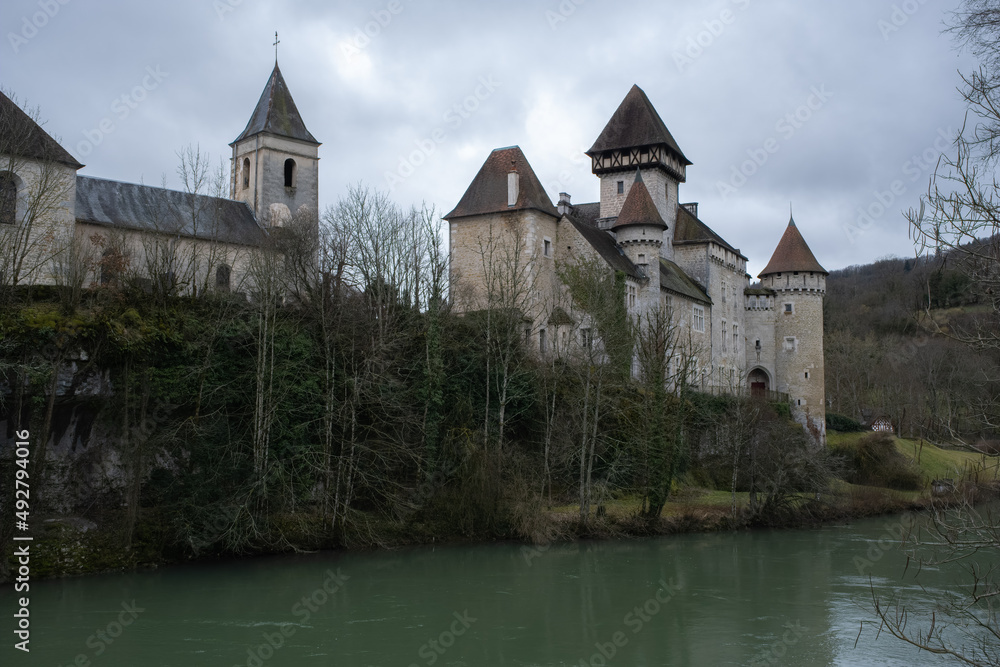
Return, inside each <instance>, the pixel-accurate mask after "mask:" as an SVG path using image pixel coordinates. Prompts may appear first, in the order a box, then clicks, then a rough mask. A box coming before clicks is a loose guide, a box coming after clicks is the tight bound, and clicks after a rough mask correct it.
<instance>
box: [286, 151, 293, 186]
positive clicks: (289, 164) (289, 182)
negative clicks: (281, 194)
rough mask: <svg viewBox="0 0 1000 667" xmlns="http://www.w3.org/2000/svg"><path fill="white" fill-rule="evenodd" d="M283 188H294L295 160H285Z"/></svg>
mask: <svg viewBox="0 0 1000 667" xmlns="http://www.w3.org/2000/svg"><path fill="white" fill-rule="evenodd" d="M285 187H286V188H294V187H295V160H293V159H292V158H288V159H287V160H285Z"/></svg>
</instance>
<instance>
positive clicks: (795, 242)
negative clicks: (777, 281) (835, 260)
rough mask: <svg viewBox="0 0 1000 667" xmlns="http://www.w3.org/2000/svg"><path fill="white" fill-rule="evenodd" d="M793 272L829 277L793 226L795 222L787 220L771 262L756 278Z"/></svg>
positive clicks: (797, 229)
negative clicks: (806, 272)
mask: <svg viewBox="0 0 1000 667" xmlns="http://www.w3.org/2000/svg"><path fill="white" fill-rule="evenodd" d="M794 271H800V272H802V271H812V272H815V273H822V274H824V275H829V273H830V272H829V271H827V270H826V269H824V268H823V267H822V266H820V263H819V262H817V261H816V257H815V256H814V255H813V254H812V250H810V249H809V246H808V245H807V244H806V240H805V239H804V238H802V234H800V233H799V228H798V227H796V226H795V220H794V219H789V220H788V227H786V228H785V233H784V235H782V237H781V241H779V242H778V247H777V248H775V250H774V254H773V255H771V261H770V262H768V263H767V266H766V267H764V270H763V271H761V272H760V274H759V275H758V276H757V277H758V278H762V277H764V276H766V275H769V274H772V273H792V272H794Z"/></svg>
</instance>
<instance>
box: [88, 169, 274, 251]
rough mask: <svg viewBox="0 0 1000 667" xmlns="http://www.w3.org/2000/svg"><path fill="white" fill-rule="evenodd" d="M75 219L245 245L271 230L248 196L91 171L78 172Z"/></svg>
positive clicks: (251, 243)
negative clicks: (257, 215)
mask: <svg viewBox="0 0 1000 667" xmlns="http://www.w3.org/2000/svg"><path fill="white" fill-rule="evenodd" d="M76 219H77V221H78V222H90V223H94V224H98V225H107V226H110V227H118V228H122V229H136V230H140V231H150V232H160V233H164V234H179V235H181V236H187V237H195V238H203V239H209V240H217V241H223V242H226V243H237V244H242V245H258V244H260V243H261V242H262V241H263V240H264V239H265V238H266V236H267V235H266V233H265V232H264V230H263V229H261V227H260V225H258V224H257V221H256V220H255V219H254V216H253V211H251V210H250V207H249V206H248V205H247V204H245V203H244V202H240V201H233V200H231V199H223V198H221V197H208V196H205V195H189V194H187V193H185V192H178V191H176V190H165V189H163V188H154V187H150V186H148V185H136V184H134V183H121V182H119V181H109V180H105V179H102V178H90V177H88V176H77V178H76Z"/></svg>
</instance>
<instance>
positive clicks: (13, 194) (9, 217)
mask: <svg viewBox="0 0 1000 667" xmlns="http://www.w3.org/2000/svg"><path fill="white" fill-rule="evenodd" d="M16 221H17V177H16V176H14V174H12V173H10V172H9V171H5V172H3V173H2V174H0V224H4V225H13V224H14V223H15V222H16Z"/></svg>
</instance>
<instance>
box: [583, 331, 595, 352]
mask: <svg viewBox="0 0 1000 667" xmlns="http://www.w3.org/2000/svg"><path fill="white" fill-rule="evenodd" d="M580 345H583V347H584V348H585V349H587V350H590V349H593V347H594V332H593V331H591V330H590V329H580Z"/></svg>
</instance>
